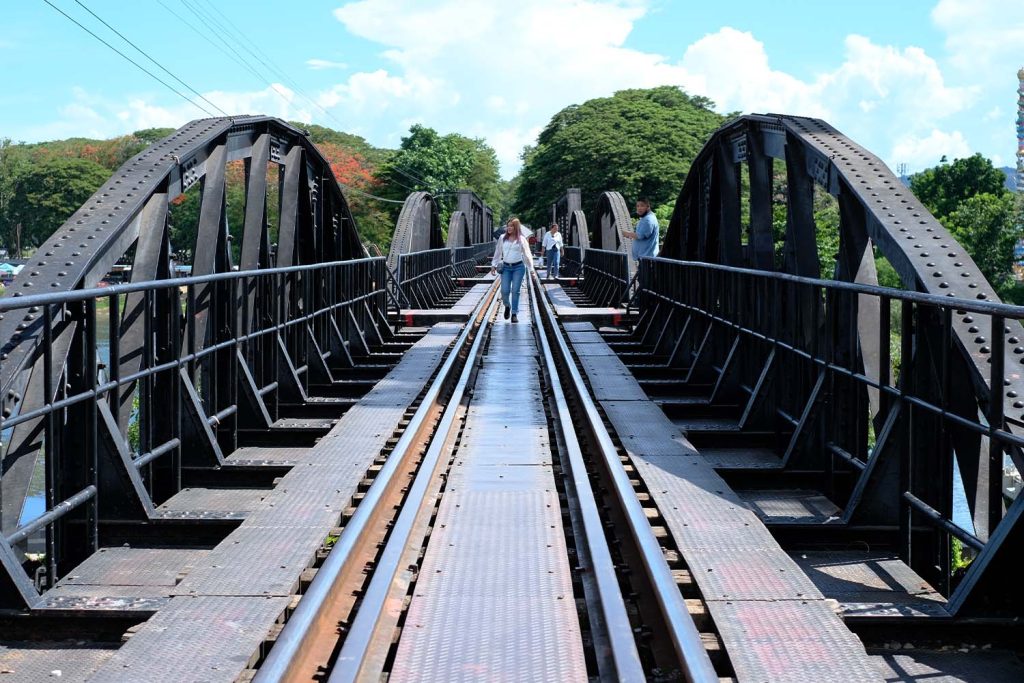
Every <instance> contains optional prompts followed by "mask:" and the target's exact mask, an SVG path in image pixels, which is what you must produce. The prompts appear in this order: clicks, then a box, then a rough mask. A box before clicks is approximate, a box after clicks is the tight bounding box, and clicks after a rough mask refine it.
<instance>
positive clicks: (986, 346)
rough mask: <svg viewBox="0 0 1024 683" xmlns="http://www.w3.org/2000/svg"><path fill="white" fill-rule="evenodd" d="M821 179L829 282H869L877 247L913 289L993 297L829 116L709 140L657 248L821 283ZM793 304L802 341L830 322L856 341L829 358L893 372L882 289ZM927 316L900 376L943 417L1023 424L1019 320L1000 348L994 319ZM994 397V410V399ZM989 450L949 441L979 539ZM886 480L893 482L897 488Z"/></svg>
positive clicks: (989, 477) (730, 131)
mask: <svg viewBox="0 0 1024 683" xmlns="http://www.w3.org/2000/svg"><path fill="white" fill-rule="evenodd" d="M776 160H779V161H782V162H783V163H784V165H785V174H786V175H785V185H786V197H787V207H786V209H787V216H786V227H785V236H784V241H783V243H782V246H781V249H779V250H778V253H776V246H775V243H774V235H773V226H772V202H773V195H774V194H775V193H776V191H777V189H779V188H776V187H775V183H774V180H773V177H774V170H775V169H774V165H775V163H776ZM743 164H745V165H746V167H747V174H746V179H744V176H743V174H742V172H741V166H742V165H743ZM815 187H819V188H823V189H824V191H826V192H827V193H829V194H831V195H832V196H833V197H835V199H836V200H837V202H838V206H839V214H840V222H839V233H840V234H839V248H838V253H837V254H836V262H835V271H834V277H835V279H836V280H838V281H845V282H853V283H859V284H866V285H875V284H877V274H876V272H875V262H874V249H875V248H877V249H878V250H879V252H880V253H881V254H882V255H884V256H885V258H886V259H887V260H888V261H889V262H890V263H891V264H892V266H893V267H894V268H895V270H896V272H897V273H898V274H899V276H900V278H901V280H902V283H903V286H904V287H905V288H906V289H908V290H911V291H917V292H924V293H928V294H934V295H938V296H942V297H950V298H956V299H967V300H973V301H979V302H993V303H994V302H998V301H999V297H998V296H997V294H996V292H995V290H994V288H993V287H992V285H991V284H990V283H989V282H988V281H987V280H986V279H985V277H984V276H983V275H982V274H981V271H980V269H979V268H978V266H977V264H975V263H974V261H973V260H972V259H971V257H970V255H969V254H968V253H967V251H966V250H965V249H964V247H963V246H962V245H961V244H959V243H958V242H957V240H956V239H955V238H954V237H953V236H952V235H951V234H950V232H949V231H948V230H946V229H945V228H944V227H943V226H942V224H941V223H939V221H938V220H937V219H936V218H935V217H934V216H932V215H931V214H930V213H929V212H928V210H927V209H926V208H925V207H924V206H923V205H922V204H921V202H920V201H918V199H917V198H916V197H915V196H914V195H913V193H912V192H911V191H910V190H909V189H907V188H906V187H905V186H904V185H903V183H902V182H901V181H900V179H899V178H898V177H897V176H896V175H895V174H893V173H892V172H891V171H890V170H889V169H888V168H887V167H886V165H885V164H884V163H883V162H882V161H881V160H880V159H879V158H878V157H877V156H875V155H874V154H872V153H871V152H869V151H868V150H866V149H864V148H863V147H861V146H859V145H857V144H856V143H854V142H853V141H852V140H850V139H849V138H847V137H846V136H844V135H843V134H842V133H840V132H839V131H837V130H836V129H835V128H833V127H832V126H830V125H829V124H827V123H825V122H824V121H820V120H817V119H810V118H802V117H796V116H780V115H750V116H743V117H740V118H737V119H734V120H732V121H730V122H729V123H727V124H726V125H725V126H723V127H722V128H721V129H719V130H718V131H717V132H716V133H715V134H714V135H713V136H712V138H711V139H710V140H709V141H708V142H707V144H706V145H705V146H704V148H703V149H702V150H701V152H700V154H699V155H698V156H697V158H696V159H695V161H694V163H693V165H692V167H691V169H690V172H689V174H688V176H687V178H686V181H685V184H684V186H683V188H682V191H681V192H680V194H679V197H678V199H677V201H676V204H675V210H674V212H673V215H672V218H671V220H670V223H669V229H668V234H667V236H666V239H665V242H664V246H663V248H662V250H661V253H660V255H661V256H663V257H668V258H673V259H680V260H685V261H693V262H705V263H715V264H722V265H728V266H738V267H746V268H752V269H755V270H762V271H781V272H785V273H789V274H793V275H799V276H806V277H819V276H820V275H821V273H820V265H819V257H818V245H817V241H816V239H817V238H816V228H815V218H814V191H815ZM744 195H746V197H747V199H748V202H749V216H747V217H744V216H743V215H742V210H741V207H742V201H741V197H742V196H744ZM745 218H746V220H745ZM790 304H791V305H792V306H794V307H796V308H795V309H794V310H793V313H792V314H793V315H796V316H802V319H803V320H804V321H805V322H804V335H805V337H806V340H807V343H812V342H813V340H814V339H815V338H816V337H820V336H821V335H824V334H826V332H827V330H824V331H823V330H821V329H817V328H816V327H815V326H814V325H813V324H812V321H815V320H817V321H823V324H825V322H824V321H827V324H828V325H836V326H838V328H837V329H838V330H839V332H840V335H839V336H840V338H845V339H847V340H849V339H850V338H855V339H857V341H856V342H849V341H848V346H844V347H843V348H841V349H836V350H835V352H836V353H837V354H839V355H840V356H845V357H846V358H850V359H855V362H856V363H859V364H860V368H861V370H860V371H861V372H863V374H864V376H865V377H867V378H868V380H869V381H871V382H877V381H878V378H879V376H880V372H884V376H885V377H892V376H893V375H892V374H891V370H890V369H889V368H882V367H881V365H882V364H883V363H885V360H884V359H886V358H888V349H884V353H883V349H882V348H881V347H880V342H879V340H880V337H882V336H884V335H880V334H879V327H878V325H879V322H878V321H879V320H880V300H879V297H869V296H858V297H845V298H842V299H841V300H839V301H834V302H833V308H832V310H830V311H829V310H825V311H824V312H823V305H824V302H823V301H820V300H817V299H801V300H798V301H793V302H790ZM796 309H799V310H796ZM928 315H929V314H926V313H919V314H918V316H919V317H918V318H915V319H913V320H910V321H904V325H910V326H911V328H912V329H914V330H916V329H918V328H919V327H920V329H923V330H929V332H928V335H925V337H924V338H925V339H926V341H927V343H926V344H923V345H922V347H921V348H916V347H915V348H914V349H913V353H914V359H915V361H916V360H918V359H920V361H921V362H920V363H918V366H919V367H918V372H919V376H917V377H916V378H912V379H909V380H908V382H917V383H920V384H921V386H922V387H925V388H926V389H927V390H929V391H934V392H935V395H936V396H939V397H940V398H937V399H936V401H939V400H944V401H946V405H947V406H948V410H949V411H950V413H951V414H955V415H959V416H960V417H962V418H964V419H965V420H977V419H978V415H979V414H986V415H991V414H993V413H994V412H996V413H998V415H1000V416H1001V417H1000V420H1001V421H1002V424H1000V425H998V426H997V428H1005V429H1008V430H1011V431H1014V432H1017V433H1019V432H1020V430H1021V429H1024V400H1022V399H1021V398H1020V397H1022V396H1024V343H1022V341H1024V327H1022V325H1021V324H1020V322H1018V321H1016V320H1013V319H1010V318H1008V319H1005V320H1004V324H1003V325H1002V326H1001V327H1002V332H1001V334H1000V336H1002V337H1003V338H1004V339H1005V340H1006V343H1005V344H998V345H997V344H993V341H992V339H990V338H989V337H990V334H989V332H990V328H991V327H992V320H991V318H990V317H989V316H988V315H985V314H979V313H970V312H968V311H966V310H954V311H952V314H951V315H949V319H948V320H947V321H945V322H943V320H942V319H941V316H940V314H939V313H938V312H933V313H932V314H930V315H931V317H928ZM826 316H827V317H826ZM921 316H923V317H921ZM943 325H947V326H948V327H949V329H951V330H952V331H953V333H954V339H955V343H954V344H952V347H950V346H949V345H947V344H944V342H943V340H944V339H946V338H947V337H948V335H946V336H944V334H943V333H941V332H940V330H941V329H943ZM851 328H856V334H854V335H846V336H843V335H844V334H845V330H850V329H851ZM929 335H930V336H929ZM944 347H947V348H951V350H952V353H949V354H946V355H948V357H949V359H948V363H949V365H948V367H947V368H946V369H944V370H943V371H942V374H943V375H944V376H948V377H949V380H948V381H949V386H948V387H945V388H943V387H936V386H934V385H935V383H936V382H937V379H936V377H938V376H939V374H940V373H939V370H940V368H938V366H934V365H933V364H934V363H937V362H938V361H937V360H936V359H938V358H943V357H945V355H944V353H943V348H944ZM953 347H955V348H953ZM993 349H1004V351H1003V352H1002V354H1001V355H1002V357H1001V358H994V357H993V351H992V350H993ZM1003 368H1005V369H1006V370H1005V374H1004V373H1003ZM993 372H996V373H998V376H999V377H1000V380H999V381H997V385H998V386H991V382H990V376H991V375H992V373H993ZM993 391H994V392H996V393H995V394H994V395H993ZM941 397H945V398H941ZM842 398H843V400H845V401H847V403H846V404H845V407H844V408H843V410H842V412H843V413H844V414H849V415H853V414H855V413H857V412H859V411H860V410H861V407H860V406H861V405H862V404H865V405H867V407H868V408H869V411H870V414H871V415H872V416H874V418H875V420H876V425H875V427H876V429H878V427H879V426H880V425H879V424H878V423H877V421H878V419H879V416H881V415H884V414H886V411H885V409H884V405H883V406H880V397H879V395H878V392H876V391H875V390H874V389H868V390H867V391H866V392H865V395H864V396H848V397H842ZM836 400H838V399H836ZM995 401H998V402H1000V403H1001V404H1002V405H1001V407H1000V406H999V405H998V404H997V405H995V406H993V403H994V402H995ZM883 403H884V399H883ZM924 436H925V435H918V437H917V438H923V437H924ZM983 444H984V441H983V440H981V439H978V438H975V439H973V441H972V440H969V439H964V440H962V441H960V442H958V443H956V444H955V449H956V452H957V461H958V462H959V468H960V472H961V475H962V477H963V481H964V485H965V489H966V493H967V498H968V503H969V505H970V508H971V510H972V514H973V516H974V518H975V524H976V525H977V532H978V534H979V537H982V538H986V537H987V535H988V533H989V531H990V528H989V523H990V519H991V516H990V515H989V514H988V512H987V510H986V508H995V507H998V506H999V505H1000V501H998V500H997V498H998V496H997V495H996V493H995V492H993V491H991V490H986V487H987V486H988V484H987V482H991V481H993V480H994V478H995V474H996V473H994V469H995V468H999V470H1000V471H1001V468H1002V463H1001V462H997V461H990V458H989V456H988V453H987V449H986V448H982V446H983ZM1007 450H1008V454H1009V455H1010V457H1011V458H1012V460H1013V461H1014V464H1015V466H1016V468H1017V470H1018V471H1022V470H1024V457H1022V456H1021V453H1020V450H1019V449H1015V448H1014V449H1007ZM878 476H879V477H881V475H880V474H879V475H878ZM880 481H881V480H880ZM887 485H890V486H895V485H894V484H892V482H887ZM922 485H923V486H932V487H933V488H934V491H933V494H934V495H933V496H931V497H928V499H929V500H932V503H931V504H937V503H936V502H935V501H937V500H939V499H940V498H941V496H942V495H944V493H943V491H942V489H941V486H942V485H941V482H938V481H936V482H934V483H932V482H926V483H925V484H922ZM922 495H924V494H922Z"/></svg>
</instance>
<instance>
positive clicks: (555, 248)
mask: <svg viewBox="0 0 1024 683" xmlns="http://www.w3.org/2000/svg"><path fill="white" fill-rule="evenodd" d="M561 261H562V234H561V233H560V232H558V223H552V224H551V228H550V229H549V230H548V232H547V234H545V235H544V263H546V264H547V268H548V273H547V275H548V279H549V280H551V279H552V278H557V277H558V266H559V264H560V263H561Z"/></svg>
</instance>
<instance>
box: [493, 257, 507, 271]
mask: <svg viewBox="0 0 1024 683" xmlns="http://www.w3.org/2000/svg"><path fill="white" fill-rule="evenodd" d="M503 270H505V259H501V260H500V261H498V265H496V266H494V272H495V273H497V274H498V275H501V271H503Z"/></svg>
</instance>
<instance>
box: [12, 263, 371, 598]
mask: <svg viewBox="0 0 1024 683" xmlns="http://www.w3.org/2000/svg"><path fill="white" fill-rule="evenodd" d="M385 278H386V265H385V261H384V259H382V258H373V259H361V260H354V261H340V262H332V263H325V264H317V265H305V266H295V267H290V268H275V269H266V270H257V271H241V272H231V273H222V274H215V275H207V276H201V277H190V278H175V279H165V280H155V281H150V282H145V283H132V284H124V285H116V286H111V287H106V288H102V289H89V290H76V291H69V292H59V293H52V294H37V295H28V296H16V297H7V298H3V299H0V315H5V316H10V315H13V316H18V317H25V319H26V320H29V319H31V320H32V321H33V322H32V323H26V324H25V327H24V330H23V331H22V332H21V337H20V338H16V339H15V340H13V341H14V342H20V343H21V344H34V346H33V348H34V350H33V351H32V352H31V354H29V356H27V358H28V361H27V362H26V363H25V364H23V365H24V367H22V368H20V369H19V368H18V367H15V366H13V365H12V366H9V367H7V368H5V370H7V371H8V373H14V376H15V378H16V381H15V386H18V387H27V388H19V389H14V390H12V391H13V392H15V394H16V396H17V399H18V401H19V402H18V403H17V404H16V408H15V409H14V410H13V411H10V412H5V413H4V414H3V416H2V417H0V431H2V432H3V434H4V439H5V444H4V445H5V447H6V448H5V453H4V456H5V459H6V460H7V461H8V462H17V461H18V460H20V459H21V458H25V459H27V460H30V461H31V462H32V463H40V464H41V467H42V469H43V470H44V471H45V486H44V497H45V500H44V502H43V505H42V508H43V510H42V512H41V514H39V515H38V516H36V517H35V518H34V519H30V520H24V519H23V520H19V521H17V523H16V524H7V525H5V528H4V529H3V536H4V538H3V539H0V543H2V544H4V545H7V546H8V550H7V551H5V552H6V553H7V556H8V557H10V556H12V555H11V554H10V552H9V549H10V548H14V547H16V546H19V545H21V544H23V543H24V542H25V541H27V540H28V539H30V538H31V537H33V536H34V535H36V536H37V535H40V534H42V533H43V531H44V530H45V532H46V533H45V539H44V541H43V543H44V544H45V545H44V552H43V553H42V555H43V556H44V558H45V559H44V560H43V561H44V563H45V572H44V574H45V577H46V578H45V580H44V582H43V587H44V588H46V587H48V586H51V585H52V583H53V581H54V580H56V578H57V577H60V576H62V575H63V574H65V573H66V572H67V571H68V570H69V569H71V568H72V567H74V566H75V565H76V564H78V563H79V562H81V561H82V560H83V559H84V558H85V557H86V556H88V555H89V554H90V553H91V552H93V551H95V550H96V548H97V547H98V544H99V520H101V519H102V520H105V521H107V522H117V521H131V520H137V521H145V519H147V518H148V516H149V515H150V514H151V513H152V512H153V510H154V507H155V506H157V505H159V504H160V503H162V502H163V501H164V500H166V499H167V498H169V497H171V496H172V495H174V494H175V493H177V492H178V491H179V490H180V489H181V486H182V485H183V484H182V472H183V471H185V470H187V469H190V468H191V469H194V468H204V467H205V468H216V467H218V466H220V465H221V464H223V456H222V453H228V452H230V451H232V450H234V448H235V447H236V446H237V445H238V444H239V439H240V434H241V433H243V432H245V431H246V430H250V431H252V430H256V431H258V430H261V429H262V430H268V429H269V428H270V426H271V423H272V422H273V421H274V420H276V419H277V418H278V417H279V415H280V408H281V406H282V404H290V403H295V402H299V403H301V402H302V400H303V398H302V397H303V396H304V394H305V389H306V388H307V387H308V386H309V385H310V384H311V383H316V382H323V381H327V382H329V381H330V379H329V377H330V371H329V370H328V364H330V365H332V366H334V367H341V368H345V367H355V366H357V365H358V364H359V362H360V358H366V357H369V356H370V354H371V352H372V349H373V347H374V345H376V344H379V343H381V342H382V341H383V340H384V339H387V338H388V337H389V335H390V334H391V332H390V329H389V328H388V325H387V319H386V317H387V316H386V296H387V295H386V293H385V288H384V283H385ZM139 318H141V319H142V320H143V321H144V323H145V324H144V329H140V327H142V326H140V325H137V324H134V323H135V322H136V321H137V320H138V319H139ZM140 332H141V334H140ZM7 341H8V346H10V345H11V342H12V340H7ZM2 358H3V360H2V361H0V363H2V362H3V361H6V362H7V363H8V364H10V363H13V362H14V360H15V359H14V358H13V357H9V354H7V353H5V354H4V355H3V357H2ZM29 364H31V365H29ZM21 376H25V377H26V379H24V380H20V381H18V380H17V378H18V377H21ZM33 386H34V387H35V389H33V388H32V387H33ZM18 391H21V392H23V394H24V396H23V397H22V395H21V394H18V393H17V392H18ZM14 475H15V472H14V471H5V474H4V479H7V481H4V480H3V479H0V485H4V484H7V485H8V486H5V487H4V488H5V490H4V494H5V496H13V495H14V494H15V493H20V494H21V495H22V496H24V495H25V492H26V489H25V488H21V487H20V484H19V483H18V481H16V480H15V479H9V477H14ZM11 500H13V498H11ZM20 500H21V499H20V498H19V499H18V501H19V502H20ZM4 502H5V503H8V502H10V501H9V500H5V501H4ZM14 519H15V520H18V518H17V517H15V518H14ZM0 571H6V572H7V574H8V577H7V579H8V580H7V581H6V582H4V585H5V586H13V587H14V588H13V589H11V590H13V591H14V592H13V593H11V594H8V593H9V592H10V591H0V604H3V605H6V606H10V605H17V604H20V605H23V606H31V604H32V603H33V601H34V600H35V599H37V598H38V593H37V592H36V591H35V589H34V587H33V585H32V582H31V580H28V581H26V576H25V575H24V572H23V571H22V569H21V567H20V566H18V565H16V564H15V565H13V566H8V563H4V564H3V566H2V568H0ZM0 578H2V577H0ZM19 593H20V595H19Z"/></svg>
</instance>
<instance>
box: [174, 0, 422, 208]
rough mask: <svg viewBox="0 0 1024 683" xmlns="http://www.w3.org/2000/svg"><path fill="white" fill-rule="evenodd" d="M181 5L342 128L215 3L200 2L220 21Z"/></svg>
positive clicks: (408, 174) (187, 3) (200, 9)
mask: <svg viewBox="0 0 1024 683" xmlns="http://www.w3.org/2000/svg"><path fill="white" fill-rule="evenodd" d="M161 4H163V3H162V2H161ZM183 4H185V6H186V7H188V8H189V9H190V10H192V13H193V14H194V15H195V16H196V17H197V18H198V19H199V20H200V21H201V22H203V25H204V26H206V28H207V29H209V30H210V31H211V32H216V31H215V28H219V29H220V31H221V32H222V33H223V34H224V35H226V36H228V37H229V38H231V40H232V41H234V42H235V44H236V45H238V46H239V47H240V48H241V49H243V50H245V51H246V52H248V53H249V54H250V55H252V57H253V58H254V59H255V60H256V61H257V62H259V63H260V64H262V65H263V66H264V67H265V68H266V69H267V70H269V71H271V72H273V73H274V74H275V75H277V76H278V77H280V78H281V79H282V80H283V81H284V82H285V83H286V84H288V85H289V86H290V87H291V88H292V90H293V91H294V92H295V93H296V94H298V95H299V96H300V97H302V98H303V99H304V100H306V101H307V102H309V103H310V104H312V105H313V106H314V107H316V108H317V109H319V110H320V111H321V112H323V113H324V114H325V115H326V116H328V117H329V118H331V119H332V120H334V121H335V123H337V124H338V125H339V126H344V125H345V124H344V122H342V121H341V120H340V119H338V118H337V117H336V116H335V115H334V114H332V113H331V112H330V111H328V110H327V109H325V108H324V107H322V106H321V105H320V104H319V103H318V102H316V101H315V100H314V99H313V98H311V97H310V96H309V95H308V94H306V92H305V91H304V90H303V89H302V88H301V87H299V85H298V84H297V83H296V82H295V81H294V79H292V78H291V77H290V76H289V75H288V74H287V73H286V72H285V71H284V70H283V69H281V68H280V67H279V66H278V65H277V64H276V63H275V62H274V60H273V59H271V58H270V57H269V56H268V55H267V54H266V53H265V52H263V51H262V50H261V49H260V48H259V45H258V44H257V43H256V41H253V40H251V39H250V38H248V36H247V35H246V33H245V32H244V31H243V30H242V29H240V28H239V27H238V26H237V24H235V23H234V22H233V21H231V19H230V18H229V17H228V16H227V15H225V14H224V13H223V12H221V10H220V8H218V7H217V5H216V4H215V3H213V2H210V1H209V0H203V4H204V5H205V6H206V7H207V8H209V9H210V10H212V11H213V12H216V13H217V14H218V15H219V16H220V17H221V18H222V19H223V21H220V20H218V19H217V17H215V16H213V14H212V13H211V12H209V11H207V10H206V9H204V8H203V7H202V6H201V5H200V0H191V1H188V0H183ZM193 5H194V7H193ZM211 23H212V24H213V25H214V26H211V25H210V24H211ZM218 35H219V34H218ZM221 40H222V41H223V38H221ZM224 42H225V44H227V43H226V41H224ZM250 44H251V45H252V48H250V47H249V45H250ZM254 50H255V51H254ZM232 51H233V52H235V54H236V55H238V57H239V58H240V59H244V60H245V61H246V62H247V63H248V65H249V67H250V70H254V69H255V67H254V66H253V65H252V63H251V62H249V60H247V59H245V57H243V56H242V55H240V54H239V53H238V52H237V51H235V50H232ZM262 79H263V80H268V79H267V78H266V76H262ZM393 168H394V169H395V170H396V171H398V172H399V173H401V174H402V175H404V176H405V177H406V178H408V179H410V180H412V181H413V182H414V183H417V184H419V185H423V186H424V187H426V188H430V183H429V182H427V181H426V180H424V179H423V178H421V177H419V176H417V175H415V174H413V173H411V172H409V169H408V168H406V169H405V170H403V169H402V168H401V167H400V166H397V165H393ZM393 182H395V184H397V185H399V186H401V187H404V188H405V189H407V190H409V191H410V192H415V190H414V189H413V188H411V187H409V186H408V185H405V184H403V183H400V182H398V181H393Z"/></svg>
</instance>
